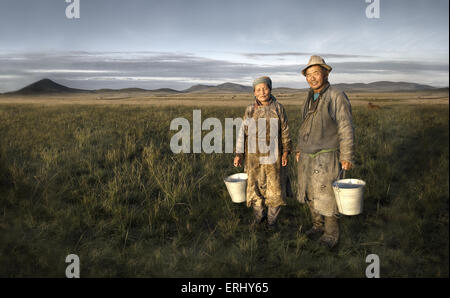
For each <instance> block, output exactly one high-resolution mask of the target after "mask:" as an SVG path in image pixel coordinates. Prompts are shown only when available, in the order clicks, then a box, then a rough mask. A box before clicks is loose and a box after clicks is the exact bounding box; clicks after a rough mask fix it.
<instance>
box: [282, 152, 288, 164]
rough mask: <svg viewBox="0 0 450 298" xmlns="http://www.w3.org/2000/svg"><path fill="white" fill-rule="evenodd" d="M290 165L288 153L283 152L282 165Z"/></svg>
mask: <svg viewBox="0 0 450 298" xmlns="http://www.w3.org/2000/svg"><path fill="white" fill-rule="evenodd" d="M287 163H288V152H283V156H281V165H282V166H283V167H285V166H287Z"/></svg>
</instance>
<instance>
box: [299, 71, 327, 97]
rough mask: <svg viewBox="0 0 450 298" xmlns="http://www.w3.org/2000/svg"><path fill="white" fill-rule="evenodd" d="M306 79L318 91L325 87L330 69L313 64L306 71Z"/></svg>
mask: <svg viewBox="0 0 450 298" xmlns="http://www.w3.org/2000/svg"><path fill="white" fill-rule="evenodd" d="M305 75H306V81H307V82H308V84H309V86H310V87H311V88H312V89H313V90H314V92H316V93H318V92H320V90H322V88H323V87H324V85H325V83H326V82H327V81H328V71H327V70H325V69H323V68H322V67H321V66H319V65H313V66H311V67H309V68H308V69H307V70H306V72H305Z"/></svg>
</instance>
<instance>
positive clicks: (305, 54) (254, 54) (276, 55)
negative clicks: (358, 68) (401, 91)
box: [241, 52, 372, 58]
mask: <svg viewBox="0 0 450 298" xmlns="http://www.w3.org/2000/svg"><path fill="white" fill-rule="evenodd" d="M241 55H242V56H244V57H248V58H261V57H287V56H306V57H309V56H311V55H319V56H322V57H327V58H363V57H372V56H366V55H352V54H322V53H302V52H278V53H241Z"/></svg>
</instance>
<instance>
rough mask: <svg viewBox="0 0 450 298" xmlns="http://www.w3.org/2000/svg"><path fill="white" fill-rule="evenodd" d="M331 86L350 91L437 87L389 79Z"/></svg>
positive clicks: (432, 88)
mask: <svg viewBox="0 0 450 298" xmlns="http://www.w3.org/2000/svg"><path fill="white" fill-rule="evenodd" d="M333 86H335V87H337V88H339V89H341V90H342V91H352V92H396V91H422V90H435V89H437V88H435V87H432V86H429V85H422V84H416V83H408V82H390V81H378V82H373V83H368V84H364V83H353V84H333Z"/></svg>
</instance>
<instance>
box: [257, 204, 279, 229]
mask: <svg viewBox="0 0 450 298" xmlns="http://www.w3.org/2000/svg"><path fill="white" fill-rule="evenodd" d="M280 210H281V206H278V207H267V223H268V224H269V225H273V224H274V223H275V222H276V220H277V218H278V214H280ZM265 213H266V210H265V208H264V206H255V205H253V215H254V217H255V221H256V222H262V221H263V220H264V218H265V217H266V214H265Z"/></svg>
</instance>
